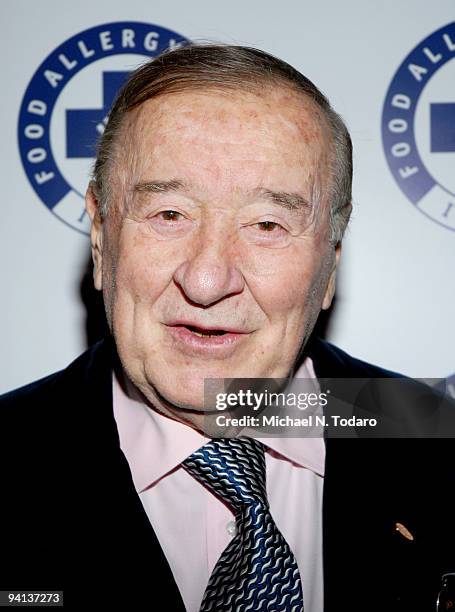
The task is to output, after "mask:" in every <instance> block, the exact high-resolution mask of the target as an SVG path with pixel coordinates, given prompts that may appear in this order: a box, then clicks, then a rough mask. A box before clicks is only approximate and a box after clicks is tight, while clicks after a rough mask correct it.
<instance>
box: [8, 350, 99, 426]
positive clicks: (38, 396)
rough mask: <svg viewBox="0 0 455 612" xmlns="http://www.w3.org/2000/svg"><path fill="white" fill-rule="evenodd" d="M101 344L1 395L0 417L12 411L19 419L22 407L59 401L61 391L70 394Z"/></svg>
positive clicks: (25, 408) (97, 354) (41, 407)
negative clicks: (68, 362)
mask: <svg viewBox="0 0 455 612" xmlns="http://www.w3.org/2000/svg"><path fill="white" fill-rule="evenodd" d="M103 343H104V341H100V342H98V343H97V344H95V345H93V346H92V347H91V348H89V349H88V350H87V351H85V352H84V353H82V354H81V355H79V356H78V357H77V358H76V359H75V360H74V361H73V362H71V363H70V364H69V365H68V366H67V367H66V368H64V369H62V370H59V371H58V372H54V373H52V374H49V375H48V376H45V377H43V378H40V379H38V380H35V381H33V382H31V383H29V384H27V385H24V386H22V387H19V388H17V389H13V390H12V391H8V392H7V393H4V394H3V395H0V418H5V417H6V418H8V415H9V414H11V415H12V414H13V413H14V414H15V415H18V416H19V418H20V415H21V414H23V410H27V412H28V411H33V408H34V407H36V408H38V407H39V408H40V410H42V409H43V408H44V407H45V406H46V405H47V406H50V405H52V404H54V403H55V401H56V400H58V401H61V399H62V394H67V395H68V394H71V389H72V388H73V389H74V388H76V387H77V386H79V385H81V384H83V382H84V378H86V377H87V375H88V372H89V370H90V367H91V365H92V363H93V362H94V361H96V359H97V357H99V355H100V353H101V352H102V350H103V348H104V347H103ZM41 414H42V412H41Z"/></svg>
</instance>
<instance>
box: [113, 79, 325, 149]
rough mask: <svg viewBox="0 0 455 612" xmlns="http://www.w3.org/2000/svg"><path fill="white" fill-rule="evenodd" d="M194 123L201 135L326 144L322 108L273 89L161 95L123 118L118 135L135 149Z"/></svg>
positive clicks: (287, 90)
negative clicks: (227, 133)
mask: <svg viewBox="0 0 455 612" xmlns="http://www.w3.org/2000/svg"><path fill="white" fill-rule="evenodd" d="M194 122H198V123H199V125H200V127H201V129H204V130H205V131H208V130H210V129H212V128H214V129H219V128H220V127H227V128H228V129H230V130H233V135H235V134H236V132H237V131H240V130H243V131H244V132H245V133H247V131H248V132H249V133H250V135H251V137H252V138H254V136H255V134H264V133H267V132H270V133H271V132H275V134H274V136H275V137H277V136H278V132H280V133H281V136H282V138H283V139H285V138H288V139H289V140H290V143H292V142H293V141H295V143H296V144H297V143H298V144H301V143H303V144H305V145H307V146H309V147H313V148H314V149H317V148H318V146H319V147H321V148H327V145H328V144H329V143H330V140H331V138H330V129H329V126H328V122H327V119H326V117H325V115H324V112H323V111H322V109H321V108H320V107H319V106H318V105H317V104H316V103H315V102H314V101H313V100H311V99H310V98H309V97H308V96H306V95H305V94H303V93H300V92H297V91H296V90H294V89H293V88H291V87H283V86H278V85H275V86H272V85H266V86H262V87H261V89H259V88H258V87H256V88H251V90H241V89H223V90H221V89H219V88H215V87H214V88H210V89H205V90H204V91H202V90H199V89H187V90H184V91H181V92H177V93H175V92H174V93H168V94H164V95H160V96H158V97H156V98H153V99H150V100H147V101H145V102H143V103H142V104H141V105H139V106H138V107H136V108H134V109H133V110H132V111H130V112H129V113H127V116H126V117H125V118H124V125H123V133H124V134H125V133H127V132H128V133H130V134H131V136H132V139H133V141H134V144H135V145H136V146H138V145H139V146H140V145H141V144H142V143H143V142H144V140H146V139H147V140H152V141H153V139H154V138H156V139H160V138H163V137H164V136H165V132H166V130H167V129H169V127H170V126H172V129H173V130H176V129H177V130H182V132H183V133H184V130H185V128H187V127H188V126H189V124H190V123H194ZM245 128H246V130H247V131H245ZM145 136H146V138H144V137H145ZM321 145H322V146H321Z"/></svg>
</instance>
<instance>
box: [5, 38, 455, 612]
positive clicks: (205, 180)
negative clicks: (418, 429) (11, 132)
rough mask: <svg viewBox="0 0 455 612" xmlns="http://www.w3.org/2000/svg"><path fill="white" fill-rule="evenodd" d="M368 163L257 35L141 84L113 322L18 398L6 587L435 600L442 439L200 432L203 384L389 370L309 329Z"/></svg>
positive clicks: (315, 94)
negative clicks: (355, 158) (358, 160)
mask: <svg viewBox="0 0 455 612" xmlns="http://www.w3.org/2000/svg"><path fill="white" fill-rule="evenodd" d="M351 173H352V163H351V143H350V138H349V135H348V132H347V130H346V128H345V126H344V124H343V122H342V120H341V119H340V117H339V116H338V115H337V114H336V113H335V112H334V111H333V110H332V108H331V107H330V105H329V103H328V101H327V99H326V98H325V97H324V96H323V95H322V94H321V92H320V91H319V90H318V89H317V88H316V87H315V86H314V85H313V84H312V83H311V82H310V81H309V80H308V79H306V78H305V77H304V76H303V75H302V74H300V73H299V72H297V71H296V70H295V69H294V68H292V67H291V66H289V65H288V64H286V63H284V62H282V61H280V60H278V59H276V58H274V57H272V56H270V55H268V54H266V53H264V52H262V51H258V50H255V49H249V48H244V47H237V46H222V45H207V46H206V45H196V46H189V47H186V48H182V49H178V50H174V51H172V52H169V53H166V54H164V55H162V56H160V57H158V58H157V59H155V60H153V61H151V62H150V63H148V64H146V65H144V66H143V67H141V68H140V69H139V70H137V71H136V72H135V73H134V74H133V75H132V76H131V78H130V79H129V80H128V82H127V83H126V85H125V86H124V88H123V90H122V91H121V92H120V94H119V96H118V98H117V100H116V102H115V104H114V107H113V108H112V110H111V113H110V117H109V122H108V124H107V127H106V130H105V132H104V135H103V137H102V139H101V141H100V143H99V149H98V156H97V160H96V164H95V167H94V176H93V180H92V182H91V183H90V186H89V188H88V191H87V196H86V201H87V211H88V214H89V215H90V218H91V221H92V230H91V245H92V255H93V262H94V283H95V286H96V288H97V289H99V290H100V291H102V292H103V297H104V303H105V309H106V315H107V320H108V324H109V328H110V330H111V338H110V339H106V340H105V341H104V342H101V343H99V344H98V345H96V346H94V347H93V348H92V349H90V350H89V351H88V352H87V353H85V354H84V355H82V356H81V357H80V358H79V359H78V360H76V361H75V362H74V363H73V364H71V365H70V366H69V367H68V368H67V369H66V370H64V371H62V372H60V373H57V374H55V375H52V376H50V377H48V378H46V379H44V380H42V381H38V382H37V383H34V384H32V385H29V386H28V387H26V388H24V389H21V390H18V391H15V392H13V393H11V394H8V395H7V396H5V397H4V398H3V399H2V415H3V416H2V425H3V428H4V429H3V431H6V432H7V434H6V439H5V442H4V446H3V453H4V454H3V457H4V459H3V460H4V461H7V462H8V464H9V465H10V466H11V467H12V468H13V469H10V470H9V471H8V474H9V475H8V476H7V477H6V478H7V479H6V484H5V485H4V488H3V492H4V496H5V499H4V502H3V503H4V505H5V507H4V509H3V512H4V514H5V517H4V518H3V522H2V530H3V531H2V533H3V535H2V550H3V557H4V559H3V561H6V562H7V563H6V564H5V565H6V567H5V568H4V570H3V572H2V578H1V582H2V584H1V588H2V589H24V590H25V589H27V590H30V589H35V590H38V589H40V590H43V589H48V590H63V591H64V602H65V606H66V607H68V608H69V609H72V608H74V609H78V610H81V609H85V608H89V607H90V605H91V604H94V603H97V604H98V605H100V604H102V603H103V602H104V603H106V602H108V603H109V604H110V605H114V603H116V604H120V606H121V609H124V610H127V609H128V610H155V609H164V610H170V611H173V612H174V611H178V610H185V609H186V610H189V611H190V612H196V611H197V610H199V609H200V610H213V611H216V612H218V611H224V610H226V611H228V610H232V611H243V610H245V611H246V610H251V611H253V612H254V611H255V610H258V611H259V610H261V611H262V610H268V611H281V610H286V611H291V610H292V611H301V610H303V609H305V611H306V612H320V611H322V610H326V611H329V610H395V609H396V610H430V609H432V607H431V606H433V604H434V602H435V598H436V595H437V591H438V588H439V580H440V576H441V574H442V573H443V572H446V571H448V570H450V569H451V567H453V565H452V566H450V563H451V562H452V561H453V544H454V530H453V527H451V528H450V529H449V525H448V509H447V506H448V504H447V503H445V502H444V497H445V495H447V494H448V491H447V490H445V489H444V490H442V489H441V486H446V483H447V482H448V481H447V478H446V473H445V469H446V466H445V459H444V456H443V455H442V451H441V447H440V446H438V447H437V448H436V446H435V447H434V449H433V447H432V449H433V450H432V453H431V455H430V456H429V455H427V456H425V458H423V457H421V456H420V455H419V454H418V453H416V452H415V449H416V447H415V444H414V446H413V447H411V444H412V443H413V442H414V441H400V440H391V441H388V443H387V444H386V441H382V443H381V441H379V440H352V441H347V440H331V439H328V440H323V439H322V438H286V437H282V438H280V437H276V438H271V439H263V440H262V439H261V438H260V437H258V438H256V439H253V438H245V437H240V438H233V439H213V440H211V439H209V438H208V437H207V436H206V435H205V434H204V432H205V431H206V425H207V423H208V422H210V419H211V418H214V414H213V412H214V411H213V406H207V405H205V403H204V381H205V380H206V379H218V378H229V379H232V378H233V379H236V378H244V377H251V378H257V379H270V378H273V379H277V378H284V379H289V380H292V379H293V378H296V377H303V378H310V379H311V380H312V383H311V384H313V385H314V388H315V389H317V388H318V382H317V379H316V377H334V378H336V377H359V378H360V377H385V376H391V375H392V374H391V373H389V372H386V371H384V370H381V369H379V368H376V367H374V366H371V365H368V364H365V363H363V362H360V361H358V360H355V359H353V358H351V357H349V356H348V355H346V354H345V353H343V352H342V351H340V350H339V349H337V348H335V347H333V346H331V345H329V344H327V343H325V342H322V341H320V340H317V339H315V338H311V340H310V336H311V334H312V331H313V328H314V326H315V323H316V320H317V318H318V315H319V313H320V311H321V309H327V308H329V306H330V304H331V301H332V298H333V295H334V291H335V276H336V269H337V264H338V261H339V257H340V252H341V239H342V236H343V232H344V230H345V227H346V224H347V222H348V219H349V215H350V210H351ZM6 427H8V429H6ZM405 442H406V444H405ZM433 451H434V452H433ZM432 465H433V466H437V469H436V468H433V469H434V471H431V466H432ZM5 501H6V502H7V503H6V504H5ZM422 516H424V517H425V518H424V519H422ZM432 519H434V520H432ZM158 601H159V602H160V603H159V604H158V603H157V602H158ZM161 602H162V603H161Z"/></svg>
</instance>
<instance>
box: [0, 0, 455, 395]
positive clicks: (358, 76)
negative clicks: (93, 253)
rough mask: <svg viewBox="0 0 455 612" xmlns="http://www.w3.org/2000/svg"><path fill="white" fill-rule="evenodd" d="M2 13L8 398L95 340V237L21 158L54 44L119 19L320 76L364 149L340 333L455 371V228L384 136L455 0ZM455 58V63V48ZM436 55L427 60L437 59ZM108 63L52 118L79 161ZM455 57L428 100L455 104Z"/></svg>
mask: <svg viewBox="0 0 455 612" xmlns="http://www.w3.org/2000/svg"><path fill="white" fill-rule="evenodd" d="M0 10H1V13H2V15H1V17H2V23H3V28H2V37H1V39H0V47H1V52H2V57H3V66H4V68H3V70H4V74H3V77H2V82H3V87H2V102H3V112H2V114H1V117H0V121H1V123H2V135H3V137H2V140H1V144H0V147H1V151H2V154H1V159H2V163H1V170H2V192H3V198H2V204H1V206H2V215H1V226H0V249H1V266H2V285H1V300H0V326H1V339H2V351H1V355H0V359H1V362H0V392H2V391H6V390H9V389H12V388H14V387H16V386H18V385H21V384H23V383H26V382H29V381H31V380H33V379H35V378H38V377H40V376H44V375H45V374H47V373H50V372H51V371H54V370H56V369H60V368H62V367H64V366H65V365H66V364H67V363H68V362H69V361H70V360H72V359H73V358H74V357H76V356H77V355H78V354H79V353H80V352H82V351H83V350H84V349H85V348H86V336H85V333H84V325H85V317H86V310H85V307H84V305H83V303H82V301H81V297H80V284H81V278H82V274H83V270H84V267H85V265H86V262H87V257H88V253H89V240H88V237H87V236H85V235H84V234H82V233H80V232H77V231H76V230H74V229H72V228H71V227H69V226H68V225H66V224H65V223H63V222H62V221H61V220H59V219H58V218H57V217H56V216H55V215H52V214H51V213H50V212H49V210H48V209H47V208H46V206H45V205H44V204H43V203H42V202H41V201H40V198H39V197H38V196H37V194H36V193H35V191H34V190H33V189H32V187H31V185H30V183H29V181H28V179H27V176H26V174H25V172H24V168H23V165H22V162H21V158H20V152H19V146H18V139H17V130H18V117H19V109H20V106H21V101H22V98H23V96H24V93H25V91H26V89H27V87H28V85H29V83H30V80H31V79H32V77H33V75H34V73H35V71H36V70H37V68H38V66H39V65H40V64H41V62H43V60H44V59H45V58H46V57H47V56H48V55H49V54H50V53H51V52H52V51H53V50H54V49H56V48H57V47H59V46H60V45H61V44H62V43H64V42H65V41H66V40H67V39H69V38H71V37H72V36H74V35H76V34H78V33H80V32H84V31H85V30H87V29H89V28H92V27H94V26H99V25H102V24H107V23H110V22H117V21H118V22H125V21H127V22H131V21H138V22H145V23H148V24H155V25H156V26H159V27H163V28H168V29H170V30H173V31H175V32H177V33H179V34H181V35H182V36H184V37H187V38H189V39H210V40H216V41H223V42H234V43H239V44H248V45H252V46H256V47H259V48H262V49H264V50H266V51H269V52H271V53H273V54H275V55H277V56H279V57H280V58H282V59H284V60H286V61H288V62H290V63H291V64H293V65H294V66H296V67H297V68H298V69H300V70H301V71H302V72H303V73H304V74H305V75H307V76H308V77H309V78H310V79H312V80H313V81H315V83H316V84H317V85H318V86H319V87H320V88H321V89H322V91H324V92H325V93H326V94H327V95H328V97H329V99H330V100H331V102H332V104H333V106H334V107H335V109H336V110H337V111H338V112H339V113H340V114H341V115H342V116H343V117H344V118H345V120H346V122H347V124H348V127H349V128H350V131H351V134H352V138H353V142H354V151H355V158H354V161H355V179H354V212H353V218H352V223H351V227H350V229H349V232H348V235H347V239H346V240H345V245H344V252H343V257H342V260H343V261H342V266H341V273H340V277H339V282H338V290H337V300H336V305H335V308H334V312H333V315H332V317H331V320H330V326H329V328H328V335H327V338H328V339H329V340H330V341H332V342H334V343H336V344H338V345H339V346H340V347H342V348H344V349H345V350H347V351H348V352H351V353H352V354H354V355H355V356H357V357H360V358H362V359H366V360H368V361H371V362H373V363H377V364H379V365H382V366H384V367H387V368H390V369H394V370H398V371H401V372H403V373H405V374H408V375H411V376H418V377H445V376H449V375H451V374H453V372H454V371H455V359H454V347H455V325H454V304H455V299H454V298H455V283H454V269H455V266H454V264H455V248H454V246H455V231H453V229H452V230H451V229H449V228H447V227H443V226H441V225H439V224H437V223H436V222H435V221H433V220H431V219H430V218H428V217H427V216H425V215H423V214H422V213H421V212H419V211H418V210H417V209H416V207H415V206H414V205H413V204H412V203H411V202H410V200H409V199H408V198H407V197H406V195H405V194H404V193H403V192H402V191H401V189H400V187H399V186H398V184H397V182H396V181H395V179H394V177H393V175H392V173H391V171H390V169H389V167H388V164H387V161H386V157H385V155H384V151H383V144H382V138H381V114H382V107H383V104H384V99H385V96H386V92H387V90H388V88H389V85H390V83H391V81H392V78H393V76H394V73H395V71H396V70H397V69H398V68H399V66H400V64H401V63H402V62H403V60H404V59H405V58H406V56H407V55H408V54H409V53H410V52H411V51H412V49H414V47H416V45H418V44H419V43H420V42H421V41H423V40H424V39H425V38H426V37H428V36H429V35H430V34H432V33H433V32H435V31H436V30H438V29H440V28H442V27H444V26H446V25H448V24H450V22H453V21H454V16H455V7H454V4H453V1H452V0H438V2H433V3H428V2H426V1H425V0H399V2H397V1H396V0H384V1H382V2H380V1H375V2H373V1H365V0H345V1H344V2H343V3H339V2H335V1H331V2H329V1H322V0H321V1H320V2H318V3H315V2H314V1H312V2H309V1H306V0H288V1H286V0H284V1H283V2H273V3H272V2H264V0H249V1H248V2H246V1H245V0H230V1H229V2H227V3H221V2H210V1H208V0H207V1H205V0H193V1H191V2H188V1H186V0H165V1H161V0H160V1H154V2H150V1H148V0H129V1H128V2H112V0H109V1H100V0H97V1H96V2H93V0H90V1H88V0H78V2H77V3H76V2H69V1H61V0H60V1H56V0H40V2H36V3H33V2H29V1H25V0H3V1H2V3H1V5H0ZM453 40H454V42H455V36H454V38H453ZM448 49H449V48H448V47H447V51H448ZM451 53H452V56H453V58H455V49H453V50H452V51H451ZM435 57H436V56H435V53H433V60H431V58H430V57H429V56H428V55H427V61H428V62H431V61H433V63H434V58H435ZM119 58H120V59H119ZM140 59H141V58H140V57H138V56H134V57H133V56H124V57H123V58H121V57H120V56H118V57H117V58H116V59H115V58H114V59H112V62H113V64H112V65H114V64H115V68H116V69H120V66H121V64H119V61H120V60H122V61H123V60H124V62H125V66H124V68H125V69H130V68H131V67H132V66H133V65H134V63H135V62H138V61H139V60H140ZM102 61H105V60H102ZM109 61H110V60H109ZM441 63H442V62H441ZM98 64H99V65H96V64H92V65H91V67H88V68H87V69H86V72H83V71H81V72H80V73H78V75H77V76H74V78H73V79H72V80H70V81H69V82H68V84H67V85H66V86H65V87H64V88H63V89H62V93H61V95H60V96H59V99H58V104H56V107H55V108H56V110H55V113H54V115H53V116H52V122H51V147H52V149H53V153H54V155H55V157H56V159H57V160H58V159H63V157H64V155H65V151H64V147H63V146H62V140H61V139H63V138H64V133H63V131H62V129H61V125H63V124H62V123H61V122H62V121H63V119H62V117H63V116H64V111H66V110H67V109H68V108H98V107H101V106H102V99H101V88H100V87H99V85H98V87H95V86H94V85H95V83H96V82H97V81H99V80H100V78H101V77H100V74H101V72H100V70H101V69H100V66H101V67H102V68H103V69H104V67H105V66H108V67H109V66H110V65H111V64H105V65H102V64H101V61H100V62H99V63H98ZM454 65H455V59H450V60H449V61H448V62H447V63H446V64H445V66H444V67H441V68H440V70H439V71H438V72H437V77H436V76H435V77H434V79H433V78H432V81H431V83H433V84H434V88H433V89H429V88H430V85H428V90H427V89H426V90H425V92H424V93H423V94H422V96H421V99H422V100H424V99H425V104H427V105H429V104H431V102H446V103H448V104H449V105H450V102H451V101H453V102H454V103H455V88H454V87H453V85H454V80H453V78H452V77H454V75H455V69H454ZM435 88H436V89H435ZM428 92H429V93H428ZM425 96H426V97H425ZM432 96H433V98H432ZM422 104H423V103H422ZM449 110H450V109H449ZM420 115H422V113H420ZM454 122H455V118H454ZM415 127H416V130H417V129H418V134H417V135H416V140H417V141H418V143H419V147H422V151H421V156H422V158H425V163H428V164H429V165H431V164H433V171H434V172H436V173H438V172H439V169H438V168H440V172H441V176H442V175H443V174H444V173H445V176H446V177H448V178H447V180H448V181H450V173H451V168H452V167H453V175H452V176H455V152H451V151H450V150H449V151H448V152H446V153H443V154H442V155H440V156H438V154H437V153H436V154H434V155H432V154H431V152H430V151H429V149H428V151H426V152H425V151H424V150H423V149H424V148H425V147H426V146H429V145H426V144H425V143H426V142H428V141H429V138H428V134H429V127H428V124H427V122H425V121H424V120H423V119H421V118H420V119H419V117H418V116H417V115H416V126H415ZM411 128H412V126H411ZM449 132H450V129H449ZM449 135H450V134H449ZM449 148H450V147H449ZM454 149H455V147H454ZM431 160H433V161H431ZM441 160H442V161H441ZM86 161H87V160H86ZM88 161H89V160H88ZM84 164H85V166H86V165H87V164H86V162H84V163H83V164H82V165H79V166H77V164H76V166H77V167H76V166H75V167H74V168H75V169H74V172H75V173H76V174H79V176H78V177H77V178H76V179H75V180H76V182H77V181H79V182H80V181H83V179H82V178H81V176H80V175H81V173H82V172H84V171H85V172H86V170H84V169H83V168H84V167H85V166H84ZM438 164H439V166H438ZM446 195H447V198H448V201H449V200H450V198H451V199H452V200H453V206H454V211H452V213H451V214H452V217H451V223H452V227H453V228H455V196H453V197H452V196H451V195H450V193H447V194H446Z"/></svg>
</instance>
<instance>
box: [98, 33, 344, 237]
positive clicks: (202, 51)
mask: <svg viewBox="0 0 455 612" xmlns="http://www.w3.org/2000/svg"><path fill="white" fill-rule="evenodd" d="M267 84H272V85H276V84H278V85H281V86H288V87H291V88H292V89H294V90H296V91H297V92H300V93H302V94H304V95H305V96H307V97H308V98H310V99H311V100H312V101H313V102H314V103H315V104H316V105H317V106H318V107H319V108H320V109H321V110H322V113H323V115H324V117H325V118H326V120H327V122H328V125H329V127H330V130H331V132H332V150H331V154H330V162H329V163H330V168H329V170H330V176H331V181H330V191H329V202H330V213H329V221H330V233H331V235H330V240H331V242H332V243H333V244H336V243H338V242H340V241H341V239H342V237H343V234H344V230H345V228H346V226H347V224H348V221H349V217H350V214H351V208H352V203H351V199H352V194H351V189H352V144H351V138H350V136H349V132H348V130H347V128H346V126H345V124H344V122H343V120H342V119H341V117H340V116H339V115H338V114H337V113H336V112H335V111H334V110H333V109H332V107H331V106H330V103H329V101H328V99H327V98H326V97H325V96H324V95H323V94H322V93H321V92H320V91H319V89H318V88H317V87H316V86H315V85H314V84H313V83H312V82H311V81H310V80H309V79H307V78H306V77H305V76H304V75H303V74H301V73H300V72H299V71H298V70H296V69H295V68H293V67H292V66H291V65H289V64H287V63H286V62H284V61H282V60H280V59H278V58H276V57H274V56H273V55H270V54H268V53H265V52H264V51H260V50H259V49H254V48H251V47H243V46H238V45H220V44H188V45H186V46H183V47H179V48H177V49H173V50H169V51H166V52H165V53H163V54H161V55H159V56H158V57H156V58H154V59H153V60H151V61H150V62H147V63H146V64H144V65H143V66H141V67H140V68H138V69H137V70H136V71H134V72H133V73H132V74H131V76H130V77H129V79H128V80H127V82H126V83H125V85H124V86H123V87H122V89H121V90H120V92H119V94H118V96H117V98H116V100H115V102H114V104H113V106H112V109H111V111H110V113H109V120H108V122H107V125H106V128H105V130H104V133H103V135H102V136H101V138H100V140H99V142H98V147H97V158H96V160H95V164H94V167H93V182H92V185H93V189H94V193H95V195H96V197H97V199H98V202H99V204H100V211H99V212H100V215H101V217H102V218H104V217H105V216H106V214H107V210H108V207H109V202H110V201H111V193H110V180H109V172H110V167H111V164H110V162H111V160H112V159H113V158H114V155H113V151H114V147H115V144H116V140H117V135H118V133H119V131H120V128H121V126H122V121H123V119H124V117H125V115H126V114H127V113H128V112H129V111H131V110H132V109H134V108H136V107H137V106H139V105H140V104H142V103H143V102H145V101H146V100H150V99H151V98H156V97H157V96H160V95H164V94H170V93H177V92H181V91H185V90H195V89H206V90H207V89H208V88H213V89H219V90H229V89H231V90H237V91H239V90H240V91H241V90H245V91H251V90H257V89H260V88H261V87H263V86H264V85H267Z"/></svg>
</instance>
